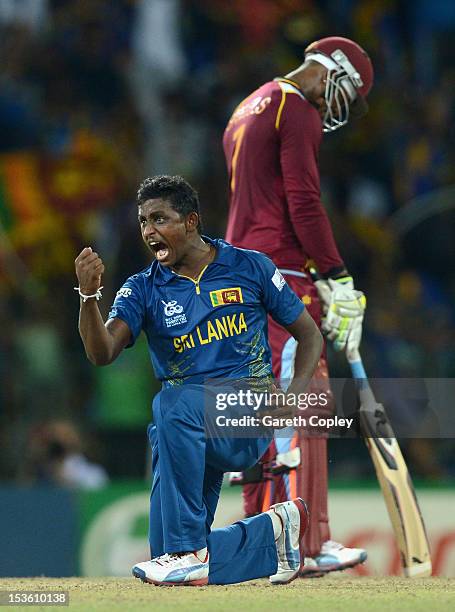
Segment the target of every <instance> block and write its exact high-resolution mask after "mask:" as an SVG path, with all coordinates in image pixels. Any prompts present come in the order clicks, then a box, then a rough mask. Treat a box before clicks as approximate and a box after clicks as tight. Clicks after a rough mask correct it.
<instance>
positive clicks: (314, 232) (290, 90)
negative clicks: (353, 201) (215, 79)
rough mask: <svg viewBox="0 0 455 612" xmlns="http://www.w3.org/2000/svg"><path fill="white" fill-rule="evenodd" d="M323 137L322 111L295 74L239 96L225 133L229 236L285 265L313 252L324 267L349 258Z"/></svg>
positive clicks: (298, 263) (294, 265)
mask: <svg viewBox="0 0 455 612" xmlns="http://www.w3.org/2000/svg"><path fill="white" fill-rule="evenodd" d="M321 140H322V122H321V118H320V117H319V113H318V111H317V110H316V109H315V108H314V107H313V106H312V105H311V104H310V103H309V102H308V101H307V100H306V99H305V97H304V96H303V94H302V92H301V90H300V89H299V87H298V86H297V85H296V84H295V83H293V82H292V81H289V80H287V79H277V80H276V81H272V82H270V83H266V84H265V85H263V86H262V87H260V88H259V89H257V90H256V91H254V92H253V93H252V94H251V95H250V96H249V97H248V98H246V99H245V100H244V101H243V102H241V103H240V104H239V106H238V107H237V108H236V109H235V111H234V114H233V115H232V117H231V119H230V121H229V123H228V125H227V127H226V130H225V132H224V137H223V147H224V154H225V157H226V163H227V167H228V171H229V180H230V206H229V218H228V227H227V232H226V240H227V241H228V242H230V243H232V244H234V245H235V246H239V247H242V248H248V249H256V250H258V251H262V252H263V253H266V254H267V255H268V256H269V257H270V258H271V259H272V260H273V261H274V262H275V264H276V265H277V266H279V267H282V268H291V269H296V270H299V269H302V268H303V267H304V266H305V264H306V262H307V260H308V259H312V260H313V261H314V262H315V263H316V265H317V267H318V269H319V271H320V272H321V273H325V272H327V271H329V270H330V269H332V268H335V267H340V266H343V260H342V259H341V257H340V255H339V253H338V249H337V247H336V244H335V240H334V237H333V233H332V229H331V226H330V222H329V220H328V217H327V214H326V211H325V209H324V207H323V205H322V203H321V198H320V184H319V169H318V152H319V146H320V144H321Z"/></svg>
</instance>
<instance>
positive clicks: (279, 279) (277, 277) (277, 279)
mask: <svg viewBox="0 0 455 612" xmlns="http://www.w3.org/2000/svg"><path fill="white" fill-rule="evenodd" d="M272 283H273V284H274V285H275V287H276V288H277V289H278V291H281V290H282V289H283V287H284V286H285V284H286V281H285V280H284V278H283V275H282V274H281V272H280V271H279V270H278V269H276V270H275V273H274V275H273V276H272Z"/></svg>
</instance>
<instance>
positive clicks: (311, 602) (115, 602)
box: [0, 575, 455, 612]
mask: <svg viewBox="0 0 455 612" xmlns="http://www.w3.org/2000/svg"><path fill="white" fill-rule="evenodd" d="M0 590H1V591H11V590H15V591H18V590H19V591H48V592H49V591H62V590H68V591H69V599H70V603H69V609H70V610H71V611H72V612H76V611H79V610H81V611H84V612H92V610H94V611H98V610H99V611H101V610H106V611H109V612H112V611H113V610H122V611H123V610H125V611H128V612H130V611H132V612H139V611H141V612H142V611H147V612H148V611H149V610H154V611H157V612H161V611H167V610H175V609H180V610H184V611H185V612H186V611H187V610H188V611H193V610H194V611H197V612H200V611H201V610H207V611H208V612H211V611H212V610H215V611H216V612H243V610H248V612H256V611H258V612H259V611H260V612H269V611H270V612H272V611H273V612H287V611H289V612H291V611H292V612H296V611H298V610H305V609H306V610H310V611H311V612H313V611H319V610H327V611H329V610H330V612H333V611H334V610H342V611H343V612H345V611H346V612H350V611H351V610H368V611H369V610H374V611H376V610H377V611H379V610H380V611H381V612H382V611H383V610H392V611H393V610H399V611H401V610H413V611H414V612H415V611H416V610H425V611H426V612H427V611H428V609H429V608H430V609H431V607H432V608H433V610H437V611H438V612H440V611H441V610H455V580H454V579H449V578H422V579H414V580H410V579H405V578H394V577H387V578H353V577H351V576H346V575H344V576H337V577H326V578H320V579H318V578H314V579H311V580H302V579H298V580H295V581H294V582H292V583H291V584H289V585H287V586H271V585H270V584H269V583H268V581H267V580H253V581H251V582H246V583H243V584H238V585H232V586H209V587H173V588H166V587H155V586H152V585H149V584H143V583H142V582H140V581H139V580H137V579H133V578H131V579H130V578H1V579H0ZM9 609H11V610H13V609H14V610H24V611H28V612H30V610H33V609H40V610H54V612H56V610H58V609H63V610H65V609H68V608H66V607H63V608H60V607H55V606H52V607H50V606H47V607H46V606H27V607H24V606H14V607H11V608H9Z"/></svg>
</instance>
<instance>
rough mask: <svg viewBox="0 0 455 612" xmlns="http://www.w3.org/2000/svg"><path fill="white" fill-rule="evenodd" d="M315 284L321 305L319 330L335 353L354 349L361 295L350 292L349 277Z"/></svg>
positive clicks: (362, 305)
mask: <svg viewBox="0 0 455 612" xmlns="http://www.w3.org/2000/svg"><path fill="white" fill-rule="evenodd" d="M315 284H316V288H317V290H318V294H319V299H320V300H321V304H322V312H323V319H322V331H323V332H324V334H325V335H326V336H327V338H328V339H329V340H332V342H333V347H334V349H335V350H336V351H342V350H344V349H347V352H348V353H349V352H351V351H354V350H357V349H358V348H359V346H360V340H361V339H362V322H363V315H364V312H365V307H366V298H365V295H364V294H363V292H362V291H357V290H356V289H354V282H353V280H352V278H351V277H350V276H345V277H343V278H338V279H332V278H329V279H327V280H318V281H316V283H315Z"/></svg>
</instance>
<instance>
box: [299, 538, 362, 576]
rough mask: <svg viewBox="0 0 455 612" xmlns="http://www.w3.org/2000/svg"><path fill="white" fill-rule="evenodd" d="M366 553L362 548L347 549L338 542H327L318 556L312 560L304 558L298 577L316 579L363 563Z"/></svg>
mask: <svg viewBox="0 0 455 612" xmlns="http://www.w3.org/2000/svg"><path fill="white" fill-rule="evenodd" d="M366 559H367V552H366V550H364V549H363V548H347V547H346V546H343V544H340V543H339V542H334V541H333V540H327V542H324V544H323V545H322V546H321V551H320V553H319V555H316V556H315V557H314V558H311V557H305V562H304V566H303V568H302V569H301V570H300V576H302V577H303V578H318V577H320V576H324V575H325V574H327V573H329V572H337V571H341V570H345V569H348V568H351V567H355V566H356V565H359V564H360V563H363V562H364V561H366Z"/></svg>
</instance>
